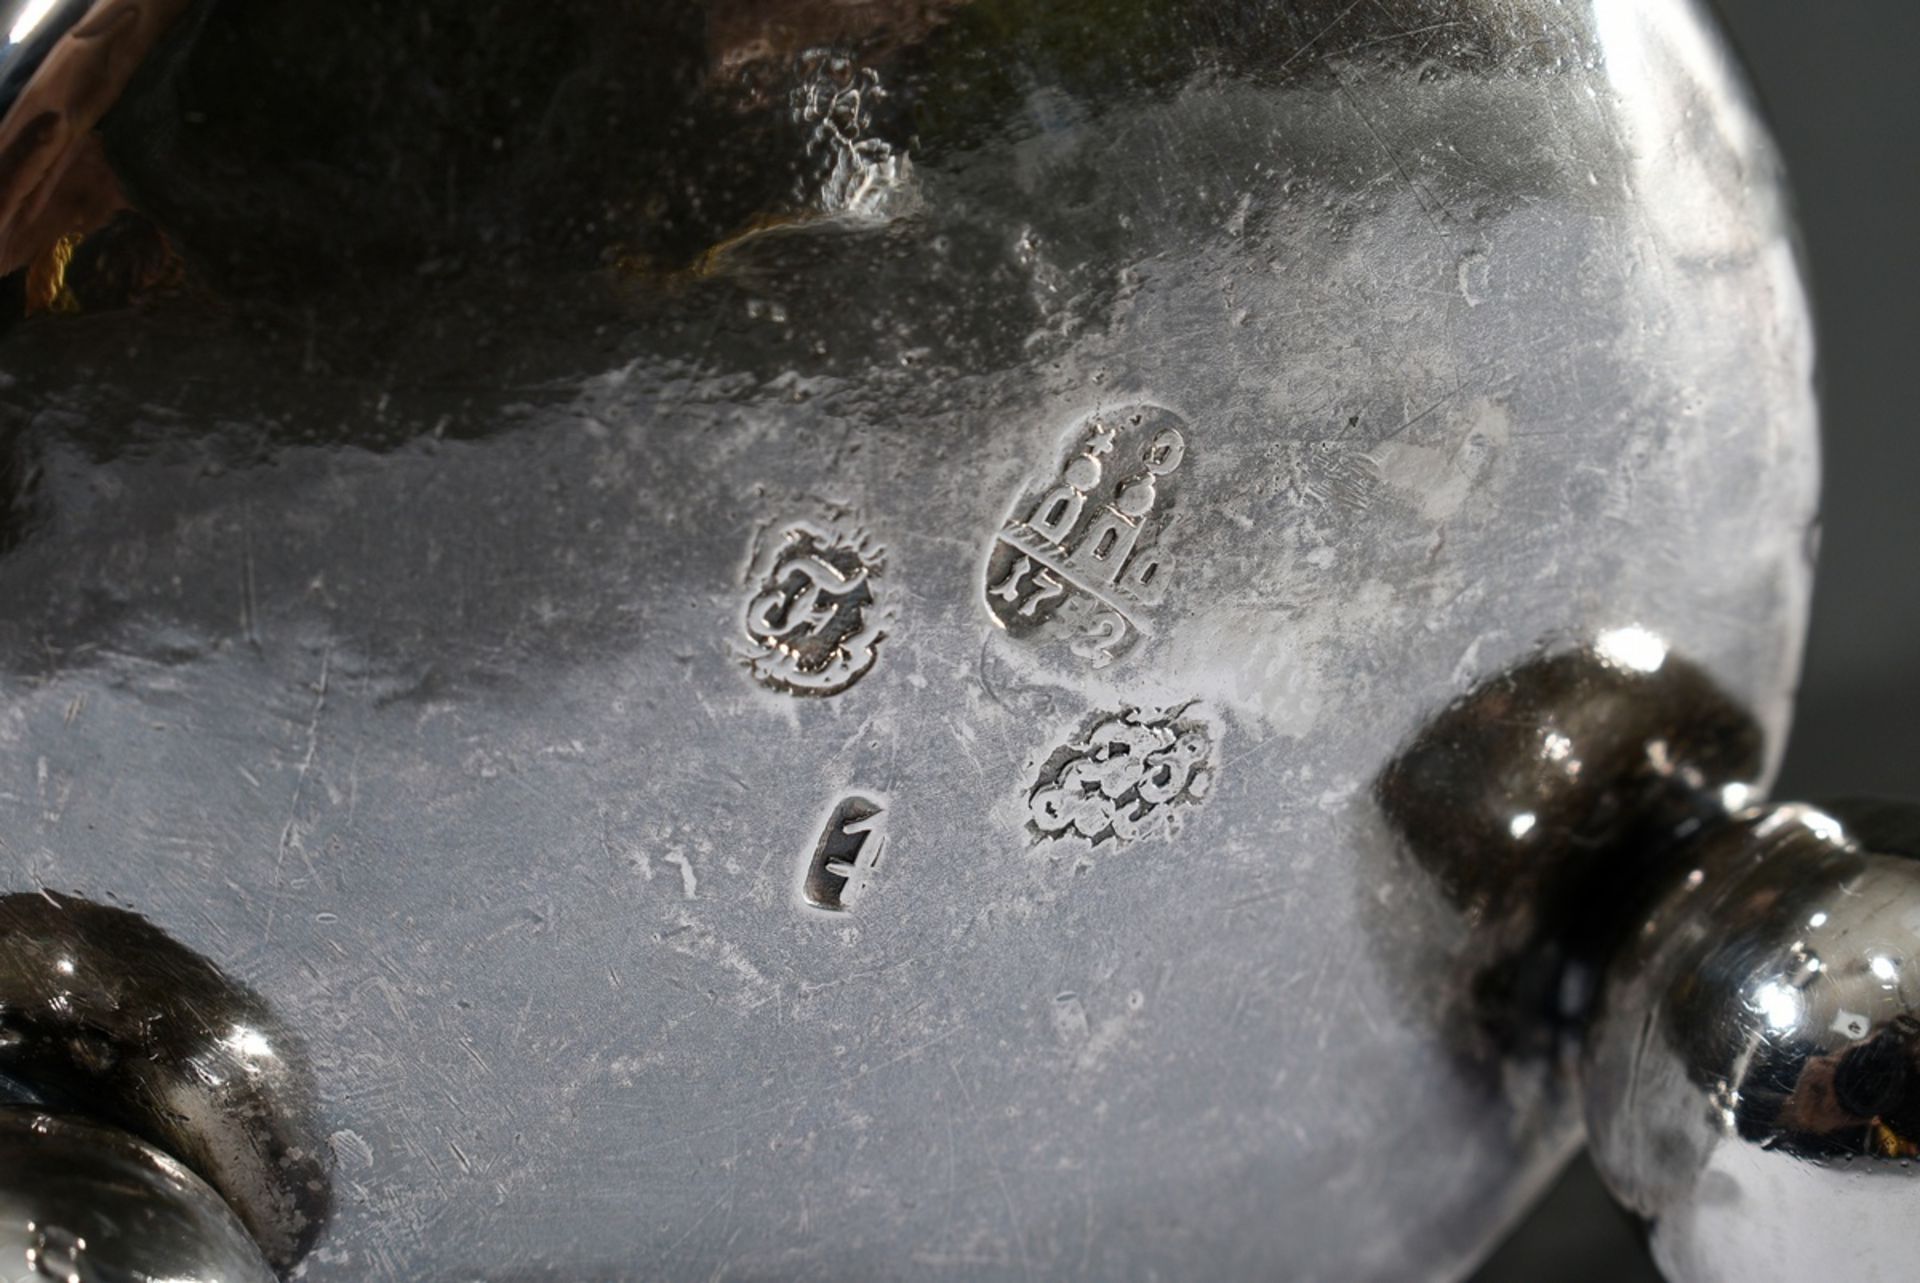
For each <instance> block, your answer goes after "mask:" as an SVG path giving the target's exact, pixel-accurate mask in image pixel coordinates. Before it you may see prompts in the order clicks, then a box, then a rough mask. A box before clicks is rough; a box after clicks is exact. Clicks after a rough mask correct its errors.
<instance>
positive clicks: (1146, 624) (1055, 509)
mask: <svg viewBox="0 0 1920 1283" xmlns="http://www.w3.org/2000/svg"><path fill="white" fill-rule="evenodd" d="M1185 429H1186V425H1185V424H1184V423H1182V422H1181V420H1180V418H1179V417H1178V416H1177V415H1175V414H1174V413H1173V412H1172V411H1171V410H1166V409H1162V408H1161V407H1159V406H1154V405H1132V406H1125V407H1122V408H1120V409H1117V410H1103V411H1100V412H1099V413H1097V414H1094V415H1092V416H1090V417H1089V418H1088V419H1086V420H1085V421H1084V422H1083V423H1081V424H1080V425H1079V426H1078V427H1077V428H1075V429H1074V432H1073V435H1072V437H1071V438H1070V442H1069V445H1068V454H1067V456H1066V458H1065V459H1064V460H1063V461H1062V462H1061V464H1060V466H1059V469H1058V471H1057V473H1056V474H1055V475H1054V476H1053V477H1051V478H1048V479H1044V480H1041V481H1039V482H1037V483H1036V484H1034V485H1032V486H1030V487H1028V489H1027V491H1026V492H1025V493H1023V494H1022V495H1021V496H1020V497H1019V498H1018V499H1017V500H1016V501H1015V502H1014V506H1013V512H1012V514H1011V515H1010V516H1009V517H1008V518H1007V521H1006V524H1005V525H1003V526H1002V527H1001V528H1000V532H999V534H998V535H997V536H996V537H995V540H994V544H993V549H992V551H991V552H990V553H989V554H988V557H987V566H986V576H985V582H984V589H985V594H986V605H987V610H988V611H989V612H990V613H991V614H992V615H993V618H994V622H995V623H997V624H999V625H1000V626H1001V627H1002V628H1004V629H1006V630H1007V632H1008V633H1009V634H1011V635H1013V636H1016V637H1028V636H1036V635H1037V636H1043V637H1044V636H1049V635H1052V636H1058V637H1062V638H1065V639H1067V642H1068V645H1069V647H1070V648H1071V650H1072V652H1073V653H1074V654H1075V655H1077V656H1079V657H1080V658H1082V659H1084V660H1087V661H1088V662H1089V663H1091V664H1092V666H1093V667H1095V668H1105V667H1107V666H1108V665H1109V664H1112V663H1113V662H1114V661H1115V660H1117V659H1119V658H1120V657H1121V656H1122V655H1124V654H1125V653H1126V652H1127V651H1128V650H1130V649H1132V647H1133V645H1134V643H1135V642H1136V641H1137V640H1138V639H1139V638H1140V637H1141V636H1142V635H1144V634H1147V633H1149V632H1151V631H1152V615H1153V612H1154V610H1155V608H1156V607H1158V606H1159V605H1160V604H1161V602H1162V600H1163V599H1164V597H1165V594H1166V589H1167V582H1168V580H1169V578H1170V577H1171V576H1172V574H1173V557H1172V553H1171V551H1170V550H1169V549H1168V548H1167V547H1166V546H1165V542H1164V539H1163V536H1164V534H1165V532H1166V529H1167V518H1168V515H1169V513H1170V512H1171V511H1172V510H1173V508H1174V506H1175V500H1176V499H1177V492H1178V490H1179V484H1178V480H1177V478H1176V476H1175V474H1176V473H1178V472H1179V470H1180V464H1181V462H1182V460H1184V459H1185V458H1186V453H1187V434H1186V430H1185Z"/></svg>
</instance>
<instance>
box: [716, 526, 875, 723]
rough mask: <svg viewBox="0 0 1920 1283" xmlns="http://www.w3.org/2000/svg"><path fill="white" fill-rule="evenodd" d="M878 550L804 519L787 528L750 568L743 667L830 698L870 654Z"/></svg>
mask: <svg viewBox="0 0 1920 1283" xmlns="http://www.w3.org/2000/svg"><path fill="white" fill-rule="evenodd" d="M884 558H885V550H884V549H882V548H880V547H878V546H877V545H875V544H874V543H873V542H872V541H871V540H870V539H869V538H868V537H867V536H866V535H865V534H862V533H858V532H851V533H850V532H846V531H842V530H838V529H835V528H831V527H828V526H824V525H817V524H815V523H814V522H811V521H796V522H793V523H792V524H791V525H789V526H788V527H787V528H786V530H785V532H784V533H783V534H782V536H781V538H780V541H779V542H778V543H777V544H776V545H775V546H774V547H773V548H772V549H770V550H769V551H768V552H767V553H766V554H765V555H764V556H762V557H761V559H760V563H759V565H758V566H757V567H756V568H755V570H754V572H752V573H753V575H754V582H757V584H758V589H759V590H758V592H757V593H756V594H755V595H754V597H753V599H752V600H751V601H750V602H748V603H747V610H746V616H745V626H746V633H747V640H748V642H749V643H751V649H750V650H749V651H748V655H747V667H748V668H749V669H750V670H751V671H752V673H753V675H754V676H755V677H756V678H758V679H759V680H760V682H761V683H762V684H763V685H766V686H770V687H772V688H773V689H774V690H781V691H788V692H790V693H792V694H795V695H835V694H838V693H839V692H841V691H843V690H845V689H847V687H849V686H851V685H853V684H854V683H855V682H857V681H859V680H860V679H861V678H862V677H864V676H865V675H866V673H867V671H868V670H869V669H871V668H872V667H873V662H874V660H875V659H876V658H877V657H878V648H879V645H880V641H881V639H882V638H883V637H884V636H885V635H886V634H885V633H884V632H883V631H882V630H881V625H880V619H879V615H878V611H877V609H876V596H875V582H874V581H875V580H876V579H878V578H879V576H880V573H881V571H882V569H883V567H884Z"/></svg>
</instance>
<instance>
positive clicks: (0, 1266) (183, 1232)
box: [0, 1108, 274, 1283]
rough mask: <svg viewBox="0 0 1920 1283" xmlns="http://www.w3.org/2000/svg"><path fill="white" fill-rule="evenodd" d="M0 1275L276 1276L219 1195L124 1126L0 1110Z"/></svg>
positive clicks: (163, 1279) (145, 1280)
mask: <svg viewBox="0 0 1920 1283" xmlns="http://www.w3.org/2000/svg"><path fill="white" fill-rule="evenodd" d="M0 1279H6V1280H13V1279H20V1280H22V1283H29V1281H31V1283H121V1281H122V1280H124V1281H125V1283H274V1274H273V1271H272V1270H271V1269H269V1268H268V1267H267V1263H266V1262H265V1261H264V1260H262V1259H261V1257H260V1249H259V1248H258V1247H256V1246H255V1245H254V1242H253V1240H252V1239H251V1238H249V1237H248V1236H247V1232H246V1230H245V1229H244V1228H243V1227H242V1226H241V1224H240V1222H239V1220H238V1219H237V1218H235V1216H234V1214H233V1212H232V1211H231V1210H229V1209H228V1207H227V1205H226V1204H225V1203H223V1202H221V1200H220V1196H219V1195H218V1194H216V1193H214V1192H213V1190H212V1189H210V1188H208V1186H207V1184H206V1183H205V1182H204V1181H202V1180H201V1179H200V1178H199V1177H197V1176H195V1175H194V1174H193V1173H192V1172H190V1171H188V1170H187V1169H186V1168H184V1167H182V1166H181V1165H180V1164H179V1163H176V1162H175V1161H173V1159H171V1158H168V1157H167V1156H166V1155H164V1154H162V1153H161V1152H160V1151H159V1150H157V1149H154V1148H153V1147H152V1146H150V1145H148V1144H146V1143H145V1142H143V1141H139V1140H135V1139H134V1138H133V1137H132V1136H129V1135H127V1134H126V1133H125V1132H121V1131H116V1130H114V1129H113V1128H109V1127H99V1126H95V1125H93V1124H91V1123H84V1122H80V1121H78V1120H76V1119H72V1118H64V1117H59V1116H56V1115H51V1114H47V1113H42V1112H40V1111H37V1110H26V1109H11V1108H0Z"/></svg>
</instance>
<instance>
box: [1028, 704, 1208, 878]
mask: <svg viewBox="0 0 1920 1283" xmlns="http://www.w3.org/2000/svg"><path fill="white" fill-rule="evenodd" d="M1191 711H1192V705H1186V706H1183V707H1180V708H1176V709H1171V710H1166V711H1159V712H1155V711H1148V710H1144V709H1136V708H1128V709H1122V710H1121V711H1120V712H1117V713H1103V714H1100V715H1098V716H1096V717H1094V718H1093V719H1091V721H1090V722H1089V723H1088V724H1087V726H1086V728H1085V729H1084V730H1083V731H1082V732H1081V733H1080V734H1079V735H1078V736H1076V737H1075V738H1074V739H1072V740H1070V741H1068V742H1067V743H1066V744H1064V745H1062V746H1061V747H1060V748H1059V749H1057V750H1055V752H1054V753H1053V755H1052V756H1051V757H1049V758H1048V759H1047V760H1046V762H1045V763H1044V764H1043V765H1042V766H1041V768H1040V775H1039V778H1038V779H1036V780H1035V781H1034V784H1033V788H1032V791H1031V792H1029V793H1028V795H1027V823H1028V827H1029V829H1030V830H1031V831H1032V832H1033V834H1034V836H1035V838H1036V839H1038V840H1041V841H1058V840H1061V839H1065V838H1073V837H1077V838H1081V839H1084V840H1085V841H1087V842H1090V843H1092V844H1093V845H1094V846H1099V845H1100V844H1101V843H1103V842H1107V841H1113V842H1116V843H1119V844H1125V843H1128V842H1132V841H1134V840H1135V839H1137V838H1141V837H1146V836H1150V835H1153V834H1156V833H1162V834H1163V833H1167V832H1170V831H1171V829H1172V827H1173V826H1174V825H1175V824H1176V823H1177V820H1178V815H1177V810H1178V809H1179V808H1183V807H1188V806H1192V805H1194V804H1196V803H1198V802H1199V801H1200V800H1201V799H1203V798H1204V797H1206V796H1207V793H1208V791H1209V789H1210V788H1211V787H1212V785H1213V777H1214V774H1215V773H1216V771H1217V770H1218V768H1217V766H1215V764H1214V734H1213V731H1212V730H1211V729H1210V728H1209V727H1208V726H1207V724H1206V723H1205V722H1204V721H1201V720H1200V719H1199V718H1197V717H1189V716H1188V714H1189V713H1190V712H1191Z"/></svg>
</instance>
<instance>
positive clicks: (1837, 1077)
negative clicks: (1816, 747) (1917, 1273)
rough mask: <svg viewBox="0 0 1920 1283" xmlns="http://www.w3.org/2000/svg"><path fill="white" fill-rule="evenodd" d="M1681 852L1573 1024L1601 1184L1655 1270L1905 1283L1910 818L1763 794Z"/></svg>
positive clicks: (1908, 1249) (1911, 1253)
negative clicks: (1580, 1045) (1579, 1037)
mask: <svg viewBox="0 0 1920 1283" xmlns="http://www.w3.org/2000/svg"><path fill="white" fill-rule="evenodd" d="M1687 857H1688V858H1686V859H1684V860H1683V861H1682V863H1681V865H1680V867H1679V868H1678V869H1677V870H1676V874H1675V877H1676V880H1675V882H1674V883H1673V885H1671V886H1670V887H1669V888H1668V889H1667V891H1666V892H1665V893H1664V894H1663V895H1662V896H1661V897H1660V898H1659V899H1658V900H1657V901H1656V902H1655V904H1654V907H1653V908H1652V910H1651V912H1650V913H1649V914H1648V915H1647V917H1646V918H1645V920H1644V924H1643V925H1642V927H1641V928H1640V930H1639V931H1638V933H1637V934H1636V935H1635V937H1634V938H1633V939H1632V940H1630V941H1629V942H1628V943H1627V944H1626V945H1625V947H1624V948H1623V949H1622V950H1621V952H1620V953H1619V954H1618V955H1617V956H1616V958H1615V959H1614V961H1613V962H1612V964H1611V965H1610V968H1609V971H1608V975H1607V978H1606V980H1605V983H1604V985H1603V989H1602V994H1601V1003H1600V1007H1599V1009H1598V1012H1597V1014H1596V1017H1595V1020H1594V1022H1593V1024H1592V1026H1591V1029H1590V1033H1589V1037H1588V1043H1587V1047H1586V1052H1585V1063H1584V1067H1583V1068H1584V1072H1583V1081H1584V1089H1585V1093H1586V1110H1587V1125H1588V1129H1589V1132H1590V1134H1591V1138H1592V1146H1593V1155H1594V1161H1595V1164H1596V1165H1597V1166H1598V1168H1599V1170H1600V1173H1601V1176H1602V1178H1603V1179H1604V1180H1605V1181H1606V1182H1607V1184H1608V1186H1609V1187H1610V1188H1611V1189H1612V1190H1613V1192H1614V1194H1615V1195H1616V1196H1617V1197H1618V1198H1619V1199H1620V1200H1621V1201H1622V1202H1623V1203H1624V1204H1625V1205H1626V1206H1627V1207H1628V1208H1629V1209H1631V1210H1632V1211H1634V1212H1635V1213H1637V1214H1638V1215H1640V1216H1641V1217H1643V1218H1644V1219H1645V1220H1646V1222H1647V1224H1648V1229H1649V1234H1650V1237H1651V1242H1652V1247H1653V1252H1654V1256H1655V1258H1656V1260H1657V1261H1658V1262H1659V1264H1660V1267H1661V1269H1662V1270H1663V1271H1664V1272H1665V1273H1666V1275H1667V1277H1668V1278H1669V1279H1670V1280H1672V1281H1673V1283H1719V1281H1722V1280H1731V1279H1738V1280H1741V1281H1742V1283H1767V1281H1769V1280H1776V1279H1777V1280H1788V1279H1795V1280H1798V1279H1810V1278H1836V1277H1842V1276H1844V1277H1845V1278H1846V1279H1847V1280H1849V1283H1877V1281H1879V1280H1886V1281H1887V1283H1892V1281H1893V1280H1907V1279H1911V1278H1912V1277H1913V1272H1914V1270H1915V1268H1916V1261H1920V816H1917V815H1916V813H1915V812H1914V810H1913V809H1912V808H1906V807H1892V806H1887V805H1884V804H1877V803H1852V804H1843V805H1840V806H1836V807H1832V808H1827V809H1816V808H1813V807H1806V806H1780V807H1775V808H1773V809H1770V810H1766V811H1762V812H1759V813H1756V814H1753V815H1750V816H1747V817H1743V818H1742V820H1741V821H1739V822H1738V823H1734V824H1728V825H1723V826H1720V827H1719V828H1718V829H1717V830H1715V831H1713V832H1711V833H1709V834H1708V835H1707V836H1706V837H1704V838H1702V839H1700V840H1699V841H1697V842H1696V844H1695V846H1694V847H1693V848H1692V849H1691V850H1689V851H1688V852H1687ZM1836 1270H1838V1271H1839V1273H1838V1274H1836V1273H1835V1271H1836Z"/></svg>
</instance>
